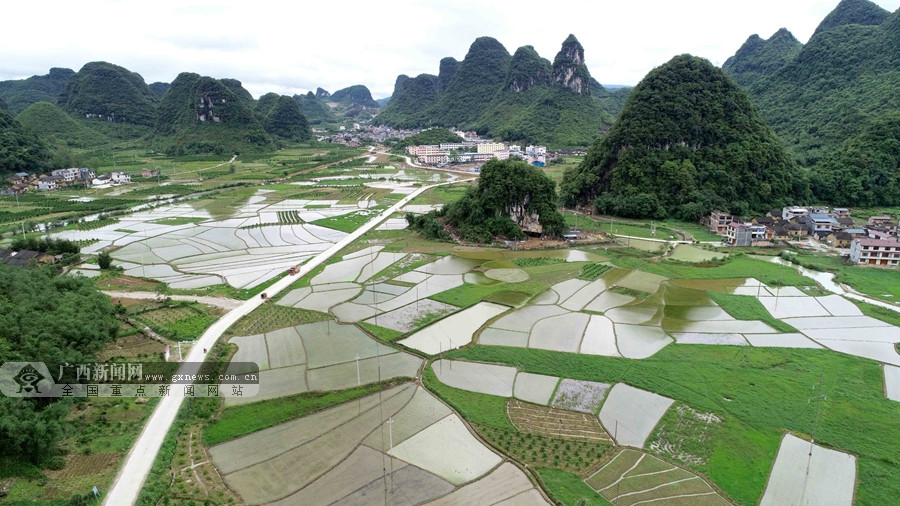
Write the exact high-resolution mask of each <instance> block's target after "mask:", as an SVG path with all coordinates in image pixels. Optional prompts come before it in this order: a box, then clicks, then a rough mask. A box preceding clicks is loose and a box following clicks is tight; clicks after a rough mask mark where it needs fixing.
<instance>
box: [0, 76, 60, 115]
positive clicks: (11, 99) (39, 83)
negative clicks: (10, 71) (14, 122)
mask: <svg viewBox="0 0 900 506" xmlns="http://www.w3.org/2000/svg"><path fill="white" fill-rule="evenodd" d="M73 75H75V71H74V70H72V69H66V68H51V69H50V72H48V73H47V74H46V75H43V76H31V77H29V78H27V79H21V80H13V81H0V99H2V100H3V101H5V102H6V107H5V109H7V110H8V111H9V112H11V113H13V114H18V113H20V112H22V111H24V110H25V108H27V107H28V106H29V105H31V104H34V103H36V102H50V103H52V104H55V103H57V101H58V100H59V94H60V93H62V91H63V89H65V87H66V83H68V82H69V78H71V77H72V76H73Z"/></svg>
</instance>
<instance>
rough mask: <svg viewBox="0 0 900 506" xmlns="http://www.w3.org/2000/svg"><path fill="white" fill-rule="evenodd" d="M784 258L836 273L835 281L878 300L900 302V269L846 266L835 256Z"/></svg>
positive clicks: (803, 255) (808, 267)
mask: <svg viewBox="0 0 900 506" xmlns="http://www.w3.org/2000/svg"><path fill="white" fill-rule="evenodd" d="M783 258H785V259H786V260H788V261H790V262H793V263H795V264H798V265H802V266H803V267H806V268H807V269H812V270H816V271H823V272H824V271H827V272H833V273H834V281H835V282H837V283H844V284H846V285H849V286H851V287H853V289H854V290H856V291H858V292H860V293H864V294H866V295H868V296H870V297H874V298H876V299H884V300H887V301H891V302H897V301H900V269H885V268H878V267H866V266H859V265H844V263H843V262H842V261H841V259H840V258H838V257H835V256H823V255H812V254H809V253H800V254H796V255H785V256H784V257H783Z"/></svg>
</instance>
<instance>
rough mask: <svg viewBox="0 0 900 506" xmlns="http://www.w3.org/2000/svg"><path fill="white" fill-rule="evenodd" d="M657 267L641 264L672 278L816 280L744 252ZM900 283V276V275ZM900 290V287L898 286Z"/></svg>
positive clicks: (792, 283)
mask: <svg viewBox="0 0 900 506" xmlns="http://www.w3.org/2000/svg"><path fill="white" fill-rule="evenodd" d="M654 267H655V268H654V269H647V268H641V270H645V271H647V272H652V273H654V274H662V275H663V276H666V277H669V278H687V279H728V278H756V279H758V280H760V281H762V282H763V283H765V284H767V285H769V286H810V285H815V284H816V282H815V281H813V280H811V279H809V278H807V277H806V276H802V275H801V274H800V273H799V272H797V271H796V270H794V269H791V268H788V267H784V266H782V265H781V264H775V263H772V262H766V261H763V260H757V259H755V258H749V257H747V256H744V255H734V256H732V257H730V258H728V259H726V260H725V261H723V262H711V263H709V264H695V265H686V264H682V263H675V262H666V261H663V262H660V263H658V264H655V265H654ZM898 284H900V278H898ZM898 290H900V288H898Z"/></svg>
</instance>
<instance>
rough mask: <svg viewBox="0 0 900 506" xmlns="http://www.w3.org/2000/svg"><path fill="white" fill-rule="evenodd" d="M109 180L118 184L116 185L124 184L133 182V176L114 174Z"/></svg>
mask: <svg viewBox="0 0 900 506" xmlns="http://www.w3.org/2000/svg"><path fill="white" fill-rule="evenodd" d="M109 178H110V179H112V182H113V183H116V184H123V183H130V182H131V176H129V175H128V174H126V173H124V172H113V173H111V174H110V175H109Z"/></svg>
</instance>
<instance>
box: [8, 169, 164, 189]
mask: <svg viewBox="0 0 900 506" xmlns="http://www.w3.org/2000/svg"><path fill="white" fill-rule="evenodd" d="M157 175H158V171H156V170H153V169H142V170H141V176H143V177H156V176H157ZM7 182H8V183H9V186H7V187H6V188H4V189H3V190H0V195H22V194H23V193H26V192H28V191H30V190H33V191H54V190H61V189H63V188H70V187H73V186H96V187H100V188H103V187H106V186H114V185H119V184H128V183H130V182H131V176H130V175H128V174H126V173H124V172H119V171H116V172H110V173H109V174H101V175H99V176H98V175H97V174H96V173H94V171H93V170H91V169H89V168H87V167H82V168H75V167H72V168H68V169H56V170H54V171H51V172H50V173H49V174H28V173H26V172H17V173H16V174H13V175H12V176H10V177H9V178H7Z"/></svg>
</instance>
